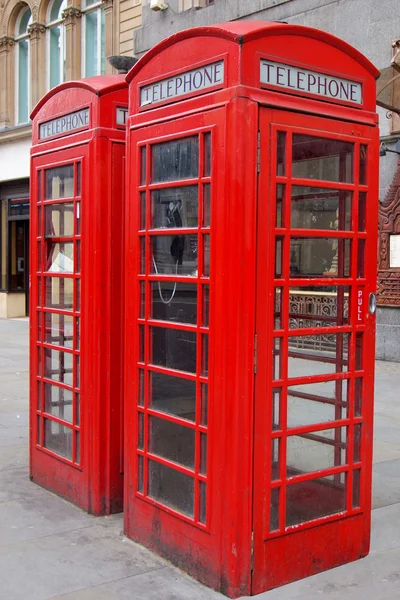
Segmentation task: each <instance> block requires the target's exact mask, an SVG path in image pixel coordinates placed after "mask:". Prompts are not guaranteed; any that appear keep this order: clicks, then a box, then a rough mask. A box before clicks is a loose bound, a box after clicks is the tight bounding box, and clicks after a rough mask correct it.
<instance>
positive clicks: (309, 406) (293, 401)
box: [287, 381, 347, 427]
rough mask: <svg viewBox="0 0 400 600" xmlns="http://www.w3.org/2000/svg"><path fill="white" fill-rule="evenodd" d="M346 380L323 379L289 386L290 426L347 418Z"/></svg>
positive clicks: (288, 412)
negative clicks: (344, 388) (344, 387)
mask: <svg viewBox="0 0 400 600" xmlns="http://www.w3.org/2000/svg"><path fill="white" fill-rule="evenodd" d="M343 386H344V382H342V381H323V382H319V383H306V384H302V385H296V386H293V387H289V389H288V400H287V404H288V407H287V424H288V427H301V426H305V425H314V424H316V423H327V422H330V421H336V420H338V419H345V418H347V395H346V392H345V393H344V394H343Z"/></svg>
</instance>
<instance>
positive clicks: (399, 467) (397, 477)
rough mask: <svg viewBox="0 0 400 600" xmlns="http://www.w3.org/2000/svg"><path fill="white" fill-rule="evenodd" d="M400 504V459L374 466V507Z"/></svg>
mask: <svg viewBox="0 0 400 600" xmlns="http://www.w3.org/2000/svg"><path fill="white" fill-rule="evenodd" d="M396 502H400V459H396V460H388V461H386V462H382V463H378V464H376V465H374V466H373V470H372V506H373V508H379V507H380V506H388V505H389V504H395V503H396Z"/></svg>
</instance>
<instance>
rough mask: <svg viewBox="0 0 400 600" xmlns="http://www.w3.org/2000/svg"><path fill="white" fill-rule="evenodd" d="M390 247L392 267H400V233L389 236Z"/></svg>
mask: <svg viewBox="0 0 400 600" xmlns="http://www.w3.org/2000/svg"><path fill="white" fill-rule="evenodd" d="M389 240H390V241H389V247H390V263H389V265H390V268H391V269H393V268H394V269H396V268H399V267H400V234H392V235H391V236H390V238H389Z"/></svg>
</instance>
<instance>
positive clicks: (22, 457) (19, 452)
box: [0, 429, 29, 472]
mask: <svg viewBox="0 0 400 600" xmlns="http://www.w3.org/2000/svg"><path fill="white" fill-rule="evenodd" d="M4 431H5V429H4ZM2 434H3V431H2V432H1V434H0V435H2ZM28 464H29V455H28V446H27V444H26V443H25V444H22V445H20V446H4V447H2V446H1V445H0V472H1V471H6V470H8V469H15V468H17V469H18V468H19V467H27V466H28Z"/></svg>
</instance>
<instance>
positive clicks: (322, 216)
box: [290, 185, 352, 231]
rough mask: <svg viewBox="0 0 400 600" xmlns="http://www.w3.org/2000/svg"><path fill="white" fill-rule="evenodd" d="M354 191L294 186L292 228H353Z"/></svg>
mask: <svg viewBox="0 0 400 600" xmlns="http://www.w3.org/2000/svg"><path fill="white" fill-rule="evenodd" d="M351 199H352V193H351V192H345V191H339V190H329V189H324V188H312V187H303V186H298V185H294V186H292V202H291V214H290V219H291V220H290V226H291V227H292V229H327V230H344V231H349V230H350V229H351Z"/></svg>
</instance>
